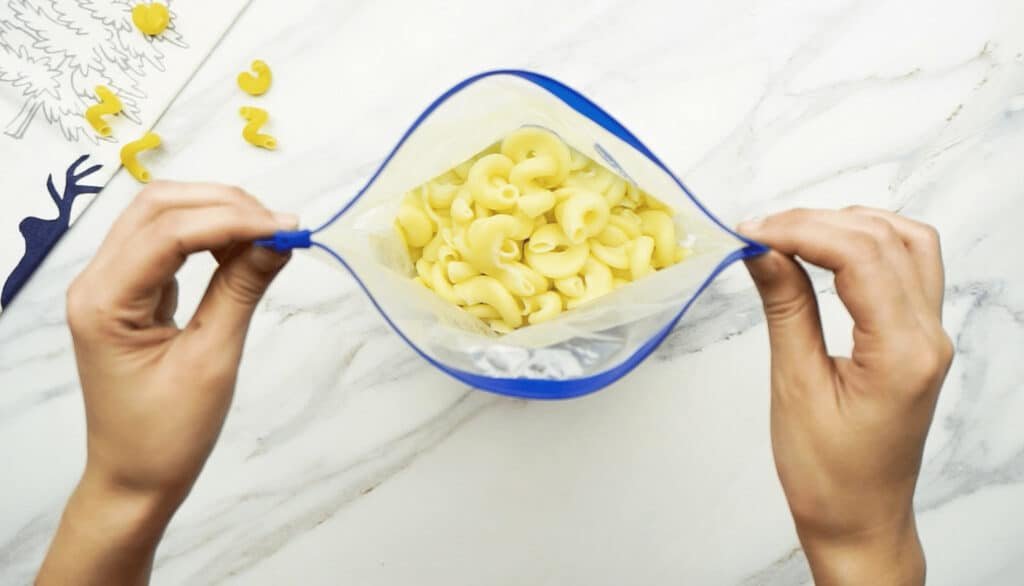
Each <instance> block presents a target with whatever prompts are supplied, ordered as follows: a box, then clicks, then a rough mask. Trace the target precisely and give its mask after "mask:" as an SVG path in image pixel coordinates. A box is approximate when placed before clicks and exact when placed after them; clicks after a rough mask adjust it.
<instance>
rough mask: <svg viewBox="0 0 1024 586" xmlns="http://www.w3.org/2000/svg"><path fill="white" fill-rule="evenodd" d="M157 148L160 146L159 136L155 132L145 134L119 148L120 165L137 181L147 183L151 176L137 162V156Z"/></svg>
mask: <svg viewBox="0 0 1024 586" xmlns="http://www.w3.org/2000/svg"><path fill="white" fill-rule="evenodd" d="M158 146H160V135H159V134H157V133H155V132H147V133H146V134H145V135H143V137H142V138H140V139H138V140H135V141H132V142H130V143H128V144H126V145H124V146H123V147H121V164H122V165H124V168H125V169H127V170H128V172H129V173H131V175H132V177H134V178H135V179H136V180H137V181H140V182H142V183H149V182H150V181H151V180H152V179H153V176H152V175H151V174H150V172H149V170H148V169H146V167H145V166H143V164H142V163H140V162H139V158H138V156H139V153H141V152H143V151H148V150H150V149H155V148H156V147H158Z"/></svg>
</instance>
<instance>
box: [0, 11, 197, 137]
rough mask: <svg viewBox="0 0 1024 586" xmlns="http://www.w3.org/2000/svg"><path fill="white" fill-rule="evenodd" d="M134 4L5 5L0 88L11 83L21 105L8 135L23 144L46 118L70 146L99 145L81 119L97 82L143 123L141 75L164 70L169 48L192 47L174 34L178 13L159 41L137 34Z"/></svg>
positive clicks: (130, 116)
mask: <svg viewBox="0 0 1024 586" xmlns="http://www.w3.org/2000/svg"><path fill="white" fill-rule="evenodd" d="M166 1H167V2H168V3H169V2H170V0H166ZM135 3H136V0H0V87H2V86H3V85H4V84H6V85H9V86H12V87H13V89H14V90H15V95H16V96H18V97H19V99H20V100H21V109H20V111H19V112H18V113H17V115H16V116H15V117H14V118H13V119H12V120H10V121H8V122H7V124H6V127H5V128H4V133H5V134H7V135H8V136H10V137H13V138H15V139H21V138H23V137H24V136H25V134H26V133H27V132H28V131H29V129H30V128H31V127H32V125H33V124H34V123H39V122H40V121H44V122H45V123H48V124H50V125H53V126H55V127H57V128H58V129H59V130H60V131H61V133H62V134H63V136H64V137H65V138H66V139H67V140H68V141H72V142H77V141H78V140H79V139H81V138H83V137H85V138H87V139H89V140H92V141H94V142H95V141H97V140H99V137H97V136H96V134H95V133H94V132H93V131H92V129H91V128H90V127H89V125H88V123H87V122H86V121H85V118H84V117H83V113H84V112H85V109H86V108H88V107H89V106H90V105H92V104H93V103H95V101H96V100H95V94H94V91H95V88H96V86H97V85H105V86H107V87H109V88H110V89H111V90H113V91H114V92H115V93H116V94H117V95H118V97H119V98H121V102H122V103H123V104H124V111H123V112H122V114H124V116H125V117H127V118H128V119H129V120H131V121H132V122H135V123H136V124H139V123H140V120H139V114H140V111H141V104H142V102H143V100H145V99H146V97H147V95H146V92H145V91H144V90H143V89H142V82H143V80H144V78H145V77H146V75H147V74H148V73H149V72H150V71H151V70H154V69H155V70H156V71H164V59H165V54H164V50H166V49H169V48H181V49H184V48H186V47H187V45H186V44H185V42H184V40H183V39H182V38H181V35H180V34H178V32H177V31H175V30H174V13H173V11H172V13H171V24H170V26H169V27H168V28H167V30H166V31H164V32H163V33H162V34H160V35H159V36H156V37H150V36H147V35H144V34H142V33H141V32H139V31H138V30H137V29H136V28H135V27H134V25H133V24H132V17H131V10H132V6H134V4H135ZM4 4H6V7H4ZM0 124H3V122H2V121H0Z"/></svg>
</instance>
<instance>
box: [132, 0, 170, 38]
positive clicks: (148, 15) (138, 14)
mask: <svg viewBox="0 0 1024 586" xmlns="http://www.w3.org/2000/svg"><path fill="white" fill-rule="evenodd" d="M132 22H133V23H135V27H136V28H137V29H139V30H140V31H142V32H143V33H145V34H147V35H150V36H156V35H159V34H160V33H162V32H164V31H165V30H167V25H169V24H170V23H171V13H170V11H169V10H167V6H166V5H164V4H160V3H158V2H149V3H141V4H136V5H135V7H134V8H132Z"/></svg>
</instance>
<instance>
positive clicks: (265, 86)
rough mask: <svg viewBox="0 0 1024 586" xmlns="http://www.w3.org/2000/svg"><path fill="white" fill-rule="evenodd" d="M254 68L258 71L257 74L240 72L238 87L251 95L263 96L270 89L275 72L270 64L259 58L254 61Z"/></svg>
mask: <svg viewBox="0 0 1024 586" xmlns="http://www.w3.org/2000/svg"><path fill="white" fill-rule="evenodd" d="M252 70H253V71H255V72H256V75H253V74H252V73H250V72H248V71H243V72H242V73H239V74H238V87H239V88H241V90H242V91H243V92H245V93H247V94H249V95H250V96H262V95H263V94H265V93H267V90H269V89H270V83H271V81H273V77H274V76H273V73H271V71H270V66H269V65H267V64H266V63H264V62H263V61H260V60H259V59H257V60H255V61H253V62H252Z"/></svg>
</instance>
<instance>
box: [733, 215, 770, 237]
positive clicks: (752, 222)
mask: <svg viewBox="0 0 1024 586" xmlns="http://www.w3.org/2000/svg"><path fill="white" fill-rule="evenodd" d="M763 224H764V218H763V217H761V216H757V217H754V218H750V219H749V220H745V221H743V222H740V224H739V225H738V226H736V231H737V232H739V233H740V234H743V235H745V236H750V235H752V234H753V233H755V232H757V231H758V230H760V229H761V226H762V225H763Z"/></svg>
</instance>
